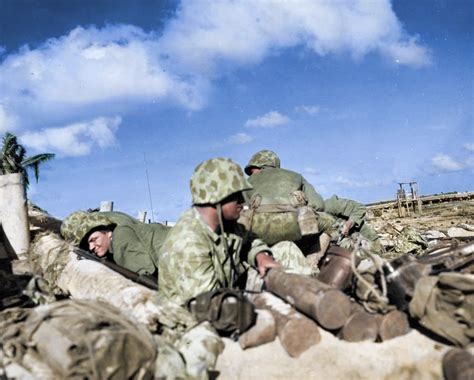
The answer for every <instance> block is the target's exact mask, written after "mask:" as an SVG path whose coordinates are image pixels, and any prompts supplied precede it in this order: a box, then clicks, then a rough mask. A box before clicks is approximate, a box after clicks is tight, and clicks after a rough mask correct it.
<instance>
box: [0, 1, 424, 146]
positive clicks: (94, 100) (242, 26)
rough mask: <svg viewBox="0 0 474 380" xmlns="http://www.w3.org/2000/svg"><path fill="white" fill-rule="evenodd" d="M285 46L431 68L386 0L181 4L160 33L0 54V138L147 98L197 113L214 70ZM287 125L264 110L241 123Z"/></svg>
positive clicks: (77, 39)
mask: <svg viewBox="0 0 474 380" xmlns="http://www.w3.org/2000/svg"><path fill="white" fill-rule="evenodd" d="M293 47H300V48H305V49H306V50H309V51H312V52H313V53H314V54H317V55H319V56H325V55H327V54H332V53H341V52H346V53H349V54H350V55H351V56H353V57H354V58H355V59H358V60H360V59H362V58H363V57H364V56H365V55H366V54H368V53H371V52H378V53H380V54H381V55H382V56H386V57H389V59H390V60H392V61H396V62H398V63H399V64H404V65H410V66H414V67H418V66H423V65H427V64H429V63H430V54H429V51H428V50H427V48H425V47H424V46H422V45H421V44H420V43H419V41H418V40H417V38H416V37H413V36H409V35H408V34H407V33H406V32H405V31H404V30H403V28H402V26H401V24H400V22H399V21H398V19H397V17H396V15H395V13H394V12H393V9H392V6H391V3H390V1H389V0H379V1H366V0H354V1H351V2H348V1H347V2H346V1H333V2H331V1H323V0H321V1H314V0H299V1H297V2H295V1H265V0H260V1H255V0H222V1H184V2H182V3H181V5H180V6H179V8H178V11H177V13H176V15H175V17H174V18H173V19H171V20H168V22H167V24H166V25H165V28H164V29H163V30H162V31H160V32H159V33H157V32H154V31H151V32H149V33H148V32H145V31H144V30H142V29H141V28H139V27H135V26H131V25H112V26H110V25H109V26H106V27H103V28H100V29H98V28H95V27H87V28H84V27H77V28H75V29H74V30H72V31H71V32H70V33H68V34H66V35H64V36H61V37H59V38H51V39H49V40H47V41H45V42H44V43H43V44H42V45H40V46H38V47H37V48H35V49H30V48H28V47H23V48H22V49H20V50H19V51H18V52H16V53H14V54H9V55H7V54H3V56H2V57H1V61H0V89H1V90H0V104H1V108H0V131H3V130H5V129H7V128H8V129H16V130H29V131H32V130H34V129H38V128H39V125H54V124H58V123H63V122H64V120H78V115H81V117H84V115H87V116H86V117H88V118H91V119H92V118H95V117H98V116H99V115H104V114H106V112H105V111H104V110H105V109H107V110H108V112H107V113H109V112H110V109H114V110H115V109H122V110H127V109H130V108H133V107H138V106H139V105H140V104H141V103H143V102H152V101H153V102H155V101H159V102H160V101H164V102H174V103H177V104H180V105H182V106H183V107H185V108H187V109H189V110H197V109H200V108H202V107H203V106H204V105H205V103H206V100H207V96H208V91H209V88H210V84H211V81H212V80H214V79H216V78H217V77H218V76H219V74H220V69H221V68H222V67H224V68H225V70H232V69H233V68H237V67H239V66H242V65H252V64H258V63H260V62H262V61H263V60H264V59H266V58H267V57H269V56H272V55H275V54H278V53H280V52H281V51H282V50H284V49H286V48H293ZM0 54H2V49H1V48H0ZM112 106H113V107H112ZM303 107H306V108H302V109H301V110H303V111H304V112H308V113H310V114H315V113H317V111H318V110H317V108H316V107H315V106H303ZM288 121H289V119H288V118H287V117H286V116H284V115H281V114H279V113H278V112H276V111H273V112H271V113H269V114H267V115H264V116H262V117H260V118H257V119H254V120H249V121H248V123H249V125H255V126H267V127H270V126H274V125H279V124H284V123H287V122H288ZM39 133H40V134H41V133H44V131H43V132H39ZM77 149H79V148H77Z"/></svg>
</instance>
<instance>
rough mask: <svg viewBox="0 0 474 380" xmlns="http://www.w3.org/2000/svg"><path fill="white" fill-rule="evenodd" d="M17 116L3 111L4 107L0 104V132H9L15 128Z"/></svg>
mask: <svg viewBox="0 0 474 380" xmlns="http://www.w3.org/2000/svg"><path fill="white" fill-rule="evenodd" d="M16 126H17V118H16V117H15V116H14V115H10V114H8V113H7V111H5V107H3V105H2V104H0V132H7V131H9V132H11V131H14V130H15V129H16Z"/></svg>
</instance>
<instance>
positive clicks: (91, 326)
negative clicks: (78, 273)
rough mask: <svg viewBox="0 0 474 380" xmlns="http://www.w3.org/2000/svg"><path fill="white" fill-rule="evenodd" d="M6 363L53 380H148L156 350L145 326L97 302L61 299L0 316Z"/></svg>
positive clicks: (152, 372)
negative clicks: (41, 370)
mask: <svg viewBox="0 0 474 380" xmlns="http://www.w3.org/2000/svg"><path fill="white" fill-rule="evenodd" d="M0 331H2V333H1V335H0V337H1V342H2V345H3V356H4V358H3V360H4V362H5V363H4V364H5V365H6V364H9V363H12V362H16V363H18V364H20V365H21V366H23V367H25V368H27V369H28V370H30V371H31V372H32V373H34V372H35V371H34V368H31V367H32V366H33V365H34V364H33V362H30V361H29V358H30V357H35V360H34V361H39V362H42V363H44V364H46V365H47V366H48V367H49V368H50V369H51V371H52V373H53V374H54V376H55V377H57V378H68V379H86V378H87V379H97V380H99V379H150V378H153V375H154V371H155V361H156V355H157V353H156V352H157V350H156V346H155V344H154V340H153V337H152V335H151V334H150V333H149V332H148V331H147V330H146V328H145V327H143V326H141V325H138V324H134V323H132V322H131V321H130V320H128V319H127V318H126V317H125V316H123V315H122V314H121V313H120V310H118V309H117V308H115V307H113V306H110V305H108V304H106V303H104V302H100V301H79V300H65V301H60V302H55V303H53V304H50V305H44V306H39V307H37V308H35V309H20V308H12V309H8V310H6V311H4V312H2V313H0Z"/></svg>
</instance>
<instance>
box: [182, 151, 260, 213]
mask: <svg viewBox="0 0 474 380" xmlns="http://www.w3.org/2000/svg"><path fill="white" fill-rule="evenodd" d="M190 187H191V194H192V197H193V204H195V205H200V204H201V205H202V204H208V203H210V204H217V203H219V202H220V201H222V200H223V199H225V198H227V197H228V196H229V195H232V194H234V193H237V192H239V191H244V190H250V189H251V188H252V185H250V183H248V182H247V180H246V179H245V176H244V173H243V172H242V169H241V168H240V166H239V165H238V164H236V163H235V162H234V161H232V160H230V159H228V158H212V159H210V160H207V161H204V162H202V163H201V164H199V165H198V166H197V167H196V169H194V173H193V175H192V176H191V181H190Z"/></svg>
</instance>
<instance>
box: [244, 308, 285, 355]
mask: <svg viewBox="0 0 474 380" xmlns="http://www.w3.org/2000/svg"><path fill="white" fill-rule="evenodd" d="M256 312H257V320H256V322H255V325H254V326H252V327H251V328H250V329H249V330H247V331H246V332H244V333H243V334H242V335H241V336H240V337H239V344H240V347H241V348H242V349H243V350H245V349H246V348H251V347H257V346H260V345H262V344H265V343H269V342H272V341H274V340H275V338H276V323H275V318H274V317H273V314H272V312H271V311H270V310H264V309H256Z"/></svg>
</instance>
